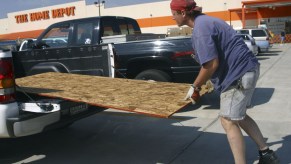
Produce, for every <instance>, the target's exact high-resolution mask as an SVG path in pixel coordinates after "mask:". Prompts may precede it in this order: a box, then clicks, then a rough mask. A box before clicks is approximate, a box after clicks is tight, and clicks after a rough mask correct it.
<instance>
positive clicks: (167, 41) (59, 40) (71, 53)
mask: <svg viewBox="0 0 291 164" xmlns="http://www.w3.org/2000/svg"><path fill="white" fill-rule="evenodd" d="M109 43H113V46H114V48H113V49H114V51H115V52H114V54H115V55H114V65H113V66H112V67H113V69H114V72H113V73H112V76H114V77H122V78H130V79H144V80H156V81H166V82H185V83H191V82H193V80H194V78H195V76H197V74H198V71H199V68H200V66H199V65H198V63H196V62H195V60H194V59H193V58H192V56H191V55H192V54H193V50H192V47H191V38H190V37H165V35H162V34H148V33H147V34H141V30H140V27H139V25H138V23H137V22H136V20H134V19H131V18H127V17H117V16H102V17H92V18H83V19H75V20H69V21H64V22H59V23H55V24H53V25H51V26H49V27H48V28H47V29H46V30H45V31H44V32H43V33H42V34H41V35H40V36H39V37H38V38H37V39H36V40H35V41H33V40H28V41H27V42H26V45H25V46H24V47H26V50H22V51H18V52H14V54H13V59H14V66H15V67H16V70H17V71H16V77H23V76H28V75H33V74H37V73H43V72H49V71H50V72H51V71H54V72H68V73H78V74H86V75H98V76H108V75H109V74H108V70H111V69H112V68H108V64H107V63H104V61H102V60H99V59H101V58H102V56H101V55H97V54H96V49H102V46H98V45H107V44H109ZM104 47H106V46H104ZM104 47H103V48H104ZM92 56H95V58H94V60H92ZM106 70H107V71H106ZM106 72H107V73H106Z"/></svg>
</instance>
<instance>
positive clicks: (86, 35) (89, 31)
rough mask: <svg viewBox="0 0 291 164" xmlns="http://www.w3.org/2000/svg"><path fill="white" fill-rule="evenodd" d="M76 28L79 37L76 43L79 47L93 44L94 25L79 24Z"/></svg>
mask: <svg viewBox="0 0 291 164" xmlns="http://www.w3.org/2000/svg"><path fill="white" fill-rule="evenodd" d="M76 28H77V30H76V31H77V37H75V38H76V40H75V43H77V45H84V44H92V36H93V23H79V24H77V25H76Z"/></svg>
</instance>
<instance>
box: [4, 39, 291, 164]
mask: <svg viewBox="0 0 291 164" xmlns="http://www.w3.org/2000/svg"><path fill="white" fill-rule="evenodd" d="M257 58H258V59H259V61H260V63H261V75H260V79H259V81H258V85H257V89H256V91H255V95H254V101H253V105H254V107H253V108H251V109H249V111H248V113H249V115H251V116H252V117H253V118H254V119H255V120H256V121H257V123H258V124H259V126H260V128H261V130H262V132H263V134H264V136H265V138H266V140H267V142H268V143H269V145H270V146H271V148H272V149H273V150H275V151H276V152H277V154H278V156H279V157H280V159H281V163H282V164H287V163H291V156H290V155H289V154H290V147H291V128H290V127H291V103H290V97H289V96H290V95H291V87H290V81H291V76H290V75H291V73H290V71H291V64H290V63H291V44H285V45H283V46H280V45H279V44H275V45H274V46H273V47H272V48H271V49H270V52H267V53H262V54H259V55H258V56H257ZM185 94H186V93H185ZM218 111H219V97H218V95H217V94H216V93H212V94H208V95H205V96H204V97H203V98H202V101H201V102H200V104H197V105H195V106H189V107H188V108H186V109H184V110H182V111H180V112H178V113H176V114H174V115H173V116H172V117H170V118H169V119H163V118H154V117H148V116H144V115H140V114H135V113H128V112H121V111H117V110H113V109H109V110H106V111H104V112H102V113H99V114H96V115H94V116H92V117H89V118H86V119H83V120H81V121H79V122H76V123H74V124H73V125H71V126H70V127H68V128H65V129H58V130H55V131H50V132H46V133H42V134H39V135H33V136H28V137H23V138H16V139H1V140H0V148H1V149H0V163H1V164H6V163H7V164H8V163H19V164H20V163H33V164H38V163H39V164H51V163H54V164H65V163H66V164H67V163H70V164H81V163H82V164H83V163H84V164H96V163H101V164H103V163H106V164H111V163H112V164H115V163H116V164H117V163H118V164H156V163H167V164H168V163H174V164H182V163H183V164H188V163H197V164H203V163H207V164H208V163H221V164H228V163H229V164H231V163H234V162H233V158H232V154H231V151H230V148H229V145H228V142H227V139H226V136H225V133H224V130H223V129H222V127H221V125H220V122H219V120H218V116H217V114H218ZM245 140H246V148H247V153H246V154H247V161H248V163H256V162H257V161H256V160H257V159H258V153H257V149H256V145H255V144H254V143H253V142H252V140H251V139H250V138H249V137H248V136H247V135H245Z"/></svg>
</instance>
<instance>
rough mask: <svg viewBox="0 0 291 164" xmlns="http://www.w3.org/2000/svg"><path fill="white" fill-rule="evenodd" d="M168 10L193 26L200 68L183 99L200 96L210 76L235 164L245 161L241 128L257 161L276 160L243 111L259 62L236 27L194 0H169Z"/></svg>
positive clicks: (194, 42) (256, 74) (176, 18)
mask: <svg viewBox="0 0 291 164" xmlns="http://www.w3.org/2000/svg"><path fill="white" fill-rule="evenodd" d="M170 7H171V12H172V15H173V19H174V20H175V21H176V23H177V25H178V26H183V25H187V26H189V27H191V28H193V33H192V46H193V49H194V58H195V59H196V60H197V62H199V63H200V65H201V69H200V72H199V74H198V76H197V78H196V79H195V81H194V83H193V84H192V85H191V87H190V89H189V92H188V93H187V96H186V99H193V101H197V100H198V99H199V97H200V96H199V89H200V87H201V85H203V84H204V83H206V81H207V80H208V79H210V80H211V81H212V83H213V85H214V88H215V89H216V90H217V91H219V92H220V93H221V95H220V113H219V115H220V120H221V124H222V126H223V128H224V130H225V132H226V135H227V139H228V142H229V144H230V148H231V150H232V153H233V156H234V160H235V163H236V164H245V163H246V158H245V143H244V138H243V135H242V132H241V129H243V130H244V131H245V132H246V133H247V134H248V135H249V136H250V137H251V138H252V139H253V140H254V141H255V143H256V144H257V146H258V149H259V155H260V159H259V163H260V164H261V163H264V164H265V163H279V159H278V157H277V156H276V155H275V153H274V152H273V151H272V150H270V149H269V147H268V145H267V144H266V143H265V140H264V138H263V135H262V133H261V131H260V129H259V128H258V126H257V124H256V123H255V121H254V120H253V119H252V118H250V116H248V115H247V114H246V109H247V106H249V105H250V101H251V97H252V94H253V92H254V89H255V86H256V82H257V79H258V77H259V63H258V60H257V59H256V57H255V56H254V55H253V54H252V52H251V51H249V49H248V47H247V46H246V44H245V43H244V41H243V40H242V39H240V37H239V36H237V35H236V33H235V31H234V30H233V29H232V28H231V27H230V26H229V25H228V24H226V23H225V22H224V21H222V20H220V19H217V18H214V17H210V16H207V15H204V14H202V13H201V8H199V7H197V6H196V3H195V1H194V0H172V1H171V4H170Z"/></svg>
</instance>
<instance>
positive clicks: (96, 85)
mask: <svg viewBox="0 0 291 164" xmlns="http://www.w3.org/2000/svg"><path fill="white" fill-rule="evenodd" d="M16 84H17V85H18V86H19V87H20V88H18V90H22V91H25V92H27V93H34V94H38V95H42V96H47V97H53V98H62V99H66V100H71V101H76V102H86V103H88V104H91V105H95V106H101V107H107V108H114V109H120V110H125V111H131V112H136V113H142V114H147V115H151V116H156V117H165V118H167V117H170V116H171V115H172V114H173V113H175V112H177V111H178V110H180V109H181V108H183V107H185V106H186V105H187V104H189V103H190V100H189V101H185V100H183V99H184V97H185V95H186V93H187V92H188V89H189V86H190V85H189V84H181V83H169V82H151V81H143V80H132V79H121V78H110V77H101V76H88V75H78V74H69V73H56V72H49V73H43V74H37V75H33V76H27V77H24V78H18V79H16ZM203 92H205V90H204V91H203ZM206 92H208V90H207V91H206ZM201 93H202V92H201ZM202 94H204V93H202Z"/></svg>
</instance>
